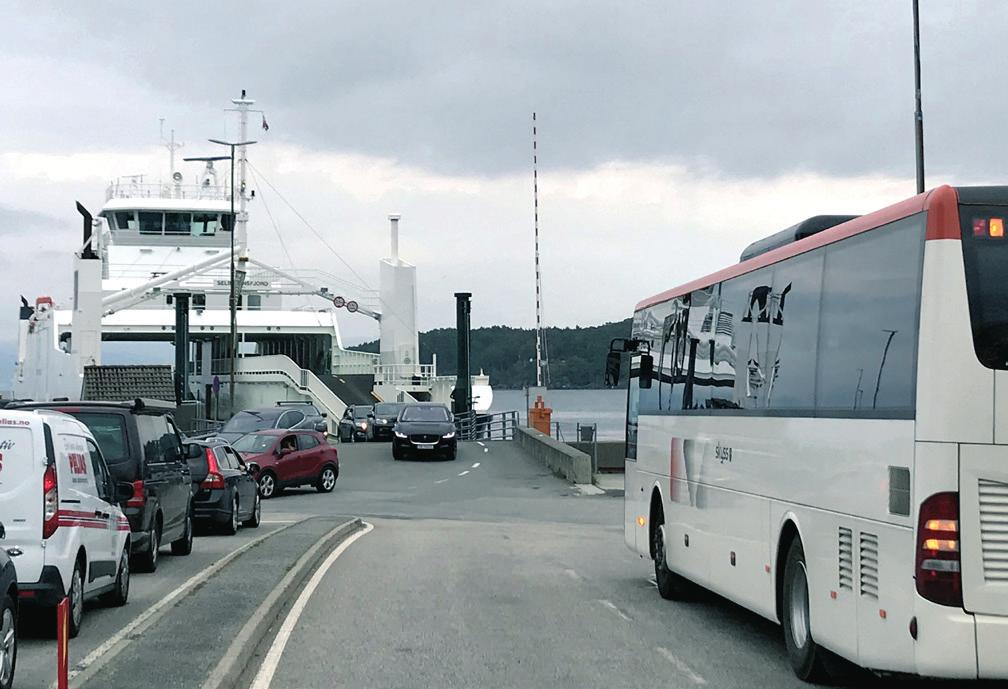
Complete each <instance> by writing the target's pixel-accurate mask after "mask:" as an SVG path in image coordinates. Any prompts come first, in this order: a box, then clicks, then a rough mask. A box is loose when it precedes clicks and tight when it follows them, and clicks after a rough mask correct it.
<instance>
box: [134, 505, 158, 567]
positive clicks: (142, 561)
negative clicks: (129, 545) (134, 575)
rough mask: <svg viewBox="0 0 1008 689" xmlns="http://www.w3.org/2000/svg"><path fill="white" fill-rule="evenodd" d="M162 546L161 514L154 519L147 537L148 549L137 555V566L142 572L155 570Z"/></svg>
mask: <svg viewBox="0 0 1008 689" xmlns="http://www.w3.org/2000/svg"><path fill="white" fill-rule="evenodd" d="M160 548H161V515H158V518H157V519H155V521H154V527H153V528H152V529H151V530H150V537H149V538H148V539H147V550H145V551H144V552H142V553H140V554H139V555H137V567H138V569H140V571H142V572H153V571H155V570H156V569H157V565H158V550H160Z"/></svg>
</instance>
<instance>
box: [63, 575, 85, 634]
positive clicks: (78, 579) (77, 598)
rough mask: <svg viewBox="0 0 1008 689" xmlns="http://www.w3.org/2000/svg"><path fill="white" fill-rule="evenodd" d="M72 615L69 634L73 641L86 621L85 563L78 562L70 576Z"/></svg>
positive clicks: (68, 629)
mask: <svg viewBox="0 0 1008 689" xmlns="http://www.w3.org/2000/svg"><path fill="white" fill-rule="evenodd" d="M67 598H69V599H70V614H69V615H68V616H67V617H69V620H68V625H67V632H68V633H69V636H70V638H71V639H73V638H75V637H76V636H77V635H78V634H80V629H81V623H82V622H83V621H84V562H83V560H77V563H76V564H75V565H74V570H73V573H72V574H71V575H70V591H69V593H68V594H67Z"/></svg>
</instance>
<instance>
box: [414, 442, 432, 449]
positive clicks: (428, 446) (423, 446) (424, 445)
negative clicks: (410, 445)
mask: <svg viewBox="0 0 1008 689" xmlns="http://www.w3.org/2000/svg"><path fill="white" fill-rule="evenodd" d="M417 447H418V448H419V449H421V450H433V449H434V443H417Z"/></svg>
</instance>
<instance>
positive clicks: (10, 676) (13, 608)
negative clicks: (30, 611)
mask: <svg viewBox="0 0 1008 689" xmlns="http://www.w3.org/2000/svg"><path fill="white" fill-rule="evenodd" d="M4 535H5V534H4V527H3V524H0V541H2V540H3V539H4ZM17 581H18V578H17V572H16V571H15V569H14V563H13V562H12V561H11V559H10V556H9V555H8V554H7V551H6V550H4V549H3V548H0V689H10V688H11V687H12V686H13V685H14V668H15V666H16V665H17V640H18V635H17V627H18V588H17Z"/></svg>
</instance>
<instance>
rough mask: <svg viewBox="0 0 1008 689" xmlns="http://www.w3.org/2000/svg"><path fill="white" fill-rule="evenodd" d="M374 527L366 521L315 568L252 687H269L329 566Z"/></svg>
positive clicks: (251, 688) (265, 688)
mask: <svg viewBox="0 0 1008 689" xmlns="http://www.w3.org/2000/svg"><path fill="white" fill-rule="evenodd" d="M372 529H374V526H373V525H372V524H369V523H367V522H364V528H363V529H362V530H361V531H358V532H357V533H355V534H354V535H352V536H350V537H349V538H348V539H346V540H345V541H343V542H342V543H340V544H339V545H338V546H336V549H335V550H333V551H332V552H331V553H329V557H327V558H326V559H325V561H324V562H323V563H322V564H321V565H319V568H318V569H317V570H315V573H314V574H313V575H312V577H311V579H309V580H308V583H307V584H305V587H304V590H302V591H301V595H300V596H298V598H297V600H296V601H294V605H292V606H291V609H290V612H288V613H287V617H286V618H285V619H284V621H283V624H282V625H281V626H280V631H278V632H277V635H276V638H275V639H274V640H273V645H272V646H270V649H269V651H267V652H266V657H265V658H264V659H263V662H262V665H260V666H259V672H257V673H256V677H255V680H254V681H253V682H252V686H251V687H250V689H269V686H270V683H271V682H272V681H273V675H274V674H276V671H277V667H279V665H280V658H281V656H282V655H283V652H284V648H286V646H287V641H288V640H289V639H290V635H291V632H293V631H294V626H295V625H296V624H297V623H298V620H299V619H301V613H303V612H304V609H305V606H306V605H308V599H309V598H311V596H312V594H313V593H315V589H317V588H318V585H319V584H320V583H322V579H323V577H325V575H326V573H327V572H328V571H329V568H330V567H332V566H333V563H334V562H336V560H337V559H338V558H339V556H340V555H342V554H343V553H344V552H345V551H346V549H347V548H349V547H350V546H351V545H353V544H354V542H355V541H356V540H357V539H358V538H360V537H361V536H363V535H364V534H367V533H370V532H371V530H372Z"/></svg>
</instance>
